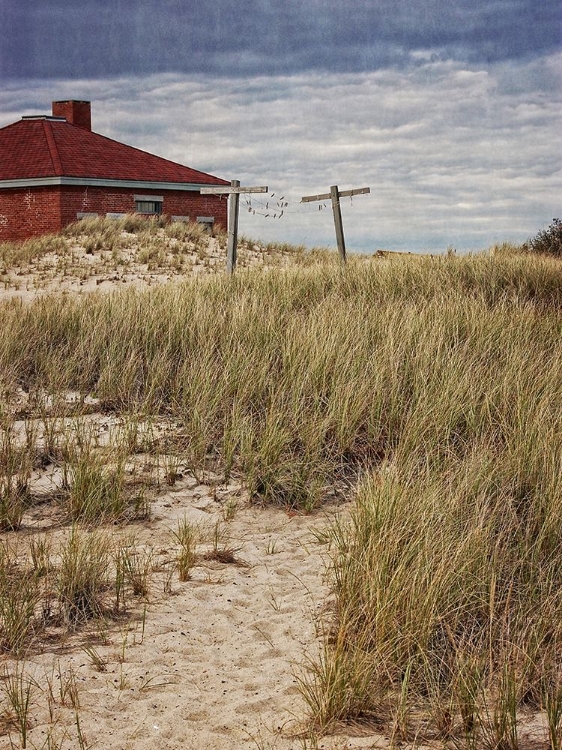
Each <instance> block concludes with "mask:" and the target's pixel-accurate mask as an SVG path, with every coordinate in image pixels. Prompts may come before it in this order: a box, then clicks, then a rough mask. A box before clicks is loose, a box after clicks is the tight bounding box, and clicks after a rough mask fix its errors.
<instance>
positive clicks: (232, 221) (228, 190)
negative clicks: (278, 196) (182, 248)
mask: <svg viewBox="0 0 562 750" xmlns="http://www.w3.org/2000/svg"><path fill="white" fill-rule="evenodd" d="M268 189H269V188H268V187H267V185H264V186H261V187H240V180H232V182H231V183H230V187H227V186H226V185H225V186H224V187H223V186H221V187H214V186H213V187H204V188H200V190H199V192H200V193H201V194H202V195H228V246H227V250H226V270H227V273H229V274H232V273H234V269H235V268H236V251H237V247H238V212H239V211H238V209H239V206H240V193H267V191H268Z"/></svg>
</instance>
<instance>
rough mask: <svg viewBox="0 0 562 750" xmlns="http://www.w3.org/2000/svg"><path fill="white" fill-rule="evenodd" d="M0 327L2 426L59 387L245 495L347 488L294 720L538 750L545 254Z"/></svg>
mask: <svg viewBox="0 0 562 750" xmlns="http://www.w3.org/2000/svg"><path fill="white" fill-rule="evenodd" d="M0 324H1V326H2V330H3V331H4V336H3V338H2V340H1V341H0V362H1V363H2V364H1V370H0V381H1V383H2V389H3V392H4V393H5V407H4V411H5V413H6V414H9V413H10V403H11V400H12V399H15V394H16V392H17V389H18V388H22V389H24V390H25V391H27V392H29V393H39V392H41V393H51V394H52V393H62V392H67V391H78V392H80V393H81V394H83V395H85V394H90V395H92V396H95V397H97V398H99V399H100V403H101V408H102V409H105V410H108V411H109V410H112V411H116V410H117V411H122V412H132V413H135V414H141V415H155V414H160V415H167V416H173V418H174V419H175V420H177V424H178V425H179V428H178V431H177V434H176V435H175V437H174V439H175V441H176V442H175V447H176V449H177V450H178V451H179V452H180V453H181V455H182V457H183V458H185V460H186V462H187V463H188V464H189V465H190V466H191V467H192V468H193V469H194V471H198V470H201V469H205V468H213V470H215V471H220V472H221V473H222V474H223V475H224V477H225V478H227V477H228V476H229V475H230V474H231V473H232V472H233V471H235V472H238V473H240V474H241V475H242V476H243V478H244V481H245V483H246V486H247V488H248V490H249V492H250V494H251V496H252V497H253V498H254V499H256V500H260V501H263V502H272V503H279V504H283V505H285V506H287V507H291V508H294V509H299V510H308V511H310V510H312V509H314V508H315V507H317V506H318V505H319V504H320V503H321V502H322V500H323V498H324V497H325V496H326V495H327V494H328V493H329V492H331V491H333V490H334V489H335V490H336V492H337V493H340V494H344V495H346V496H349V495H350V494H352V493H353V492H354V491H355V490H356V491H357V505H356V507H355V509H354V511H353V514H352V518H351V521H350V522H349V524H344V523H341V524H339V525H336V526H335V527H334V529H333V531H332V535H331V537H332V543H333V550H334V561H333V570H332V578H333V585H334V591H335V595H336V612H335V619H334V623H333V628H332V630H331V632H330V633H329V634H328V635H327V639H326V642H325V644H324V649H323V651H322V654H321V656H320V657H319V659H318V660H317V661H316V662H315V663H314V665H313V668H312V671H311V673H310V676H309V677H308V678H307V679H305V680H304V682H303V692H304V694H305V697H306V699H307V701H308V703H309V706H310V710H311V716H312V720H313V722H314V723H315V724H316V726H317V727H324V728H325V727H327V726H330V725H333V724H334V723H335V722H341V721H344V722H345V721H351V720H363V719H369V720H373V721H378V722H389V723H390V724H391V725H392V727H393V731H394V732H395V733H397V734H398V735H399V736H400V738H403V739H404V738H405V739H408V738H411V736H412V735H413V734H416V735H418V736H419V735H420V734H422V735H424V736H428V737H432V738H441V739H443V740H447V741H448V739H449V738H451V737H453V738H456V739H455V741H456V742H462V743H466V744H467V746H468V745H470V746H473V747H474V746H478V745H479V744H480V745H482V744H487V746H490V747H495V748H515V747H517V742H518V722H519V721H520V714H521V711H522V710H523V709H529V710H534V711H539V710H542V709H544V710H545V711H546V713H547V716H548V721H549V726H550V729H549V731H550V735H549V736H550V740H549V742H550V745H551V747H560V745H561V743H562V720H561V719H562V709H561V706H562V703H561V701H562V689H561V685H562V678H561V673H560V669H561V666H560V665H561V664H562V649H561V646H560V642H561V641H560V639H561V636H562V633H561V626H560V622H562V616H561V615H562V606H561V605H562V601H561V596H562V595H561V593H560V592H561V591H562V564H561V561H562V557H561V554H562V553H561V552H560V549H561V546H560V542H561V541H562V539H561V536H562V525H561V522H562V499H561V487H562V484H561V482H562V473H561V471H560V456H561V455H562V413H561V412H560V408H559V404H560V396H561V394H562V343H561V341H562V338H561V332H562V269H561V267H560V266H559V264H558V263H557V262H556V261H554V260H552V259H549V258H536V257H532V256H529V255H518V254H510V253H498V254H497V255H496V256H495V257H484V256H480V257H464V258H463V257H447V258H419V259H418V258H400V257H398V258H385V259H373V260H372V261H365V260H364V259H361V260H358V259H357V260H355V259H353V258H350V260H349V262H348V264H347V267H346V268H345V269H343V268H341V267H339V265H338V264H337V263H324V264H322V265H321V264H319V263H314V262H312V264H311V265H310V266H308V267H302V266H301V267H296V268H289V269H284V270H281V269H279V270H272V271H270V272H268V273H266V274H264V273H261V272H244V273H239V274H238V275H237V276H236V277H235V278H233V279H227V278H224V277H213V278H206V279H195V280H188V281H186V282H185V283H182V284H181V285H174V286H169V287H161V288H158V289H153V290H151V291H150V292H139V291H135V290H128V291H124V292H120V293H118V294H117V293H115V294H112V295H107V296H101V295H99V296H91V297H86V298H81V299H76V298H70V297H68V298H66V299H61V298H56V297H49V298H43V299H40V300H37V301H35V302H34V303H31V304H28V305H23V304H21V303H14V302H12V303H6V304H4V305H2V306H0ZM4 473H6V472H4ZM100 481H101V480H100ZM104 481H105V480H104ZM94 484H95V483H94ZM6 486H7V485H6ZM96 486H97V485H96ZM103 487H104V492H105V484H104V485H103ZM190 565H191V558H190V559H188V560H187V562H186V566H185V567H186V570H185V574H184V577H185V578H188V577H189V567H190Z"/></svg>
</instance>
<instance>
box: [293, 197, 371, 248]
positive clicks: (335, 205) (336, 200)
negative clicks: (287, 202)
mask: <svg viewBox="0 0 562 750" xmlns="http://www.w3.org/2000/svg"><path fill="white" fill-rule="evenodd" d="M370 192H371V188H368V187H365V188H355V189H354V190H342V192H341V193H340V191H339V190H338V186H337V185H332V187H331V188H330V192H329V193H322V194H321V195H305V196H304V198H301V203H311V202H313V201H327V200H329V199H331V201H332V210H333V212H334V224H335V226H336V241H337V243H338V252H339V254H340V258H341V260H342V261H343V262H344V263H345V237H344V235H343V222H342V218H341V208H340V198H345V197H347V196H352V195H364V194H365V193H370Z"/></svg>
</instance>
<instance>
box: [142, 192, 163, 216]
mask: <svg viewBox="0 0 562 750" xmlns="http://www.w3.org/2000/svg"><path fill="white" fill-rule="evenodd" d="M163 201H164V197H163V196H162V195H135V211H136V212H137V213H138V214H147V215H149V216H154V215H158V216H159V215H160V214H161V213H162V203H163Z"/></svg>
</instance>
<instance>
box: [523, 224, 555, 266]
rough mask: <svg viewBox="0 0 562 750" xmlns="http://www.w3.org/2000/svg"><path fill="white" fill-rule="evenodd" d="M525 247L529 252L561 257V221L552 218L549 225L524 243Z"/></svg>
mask: <svg viewBox="0 0 562 750" xmlns="http://www.w3.org/2000/svg"><path fill="white" fill-rule="evenodd" d="M526 249H527V250H528V251H529V252H531V253H541V254H543V255H553V256H555V257H556V258H560V257H562V221H561V220H560V219H553V220H552V224H550V226H548V227H547V228H546V229H543V230H542V231H540V232H539V233H538V234H537V235H536V236H535V237H533V238H532V239H531V240H529V241H528V242H527V243H526Z"/></svg>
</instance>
